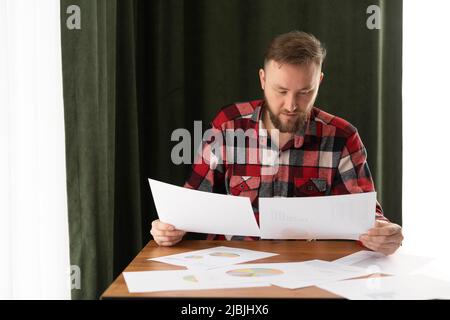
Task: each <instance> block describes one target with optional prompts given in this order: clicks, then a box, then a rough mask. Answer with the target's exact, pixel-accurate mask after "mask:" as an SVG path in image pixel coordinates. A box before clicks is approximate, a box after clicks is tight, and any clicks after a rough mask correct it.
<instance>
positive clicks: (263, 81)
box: [259, 69, 266, 91]
mask: <svg viewBox="0 0 450 320" xmlns="http://www.w3.org/2000/svg"><path fill="white" fill-rule="evenodd" d="M259 82H260V83H261V89H262V90H263V91H264V88H265V87H266V73H265V72H264V69H259Z"/></svg>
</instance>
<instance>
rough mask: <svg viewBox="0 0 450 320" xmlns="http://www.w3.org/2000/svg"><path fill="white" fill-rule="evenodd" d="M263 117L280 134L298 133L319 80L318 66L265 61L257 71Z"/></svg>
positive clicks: (319, 70) (309, 107)
mask: <svg viewBox="0 0 450 320" xmlns="http://www.w3.org/2000/svg"><path fill="white" fill-rule="evenodd" d="M259 78H260V81H261V87H262V89H263V90H264V97H265V101H266V103H265V106H266V110H267V114H266V116H267V115H268V116H269V117H270V121H271V122H272V125H273V127H274V128H276V129H278V130H280V132H289V133H293V132H296V131H298V130H299V129H300V128H301V127H302V126H303V125H304V124H305V122H306V121H307V119H308V117H309V115H310V112H311V109H312V107H313V105H314V101H315V100H316V97H317V93H318V91H319V86H320V83H321V81H322V78H323V73H322V71H321V67H320V66H318V65H317V64H315V63H310V64H307V65H292V64H287V63H284V64H280V63H278V62H276V61H273V60H271V61H269V62H268V63H267V64H266V66H265V68H264V70H263V69H261V70H260V71H259Z"/></svg>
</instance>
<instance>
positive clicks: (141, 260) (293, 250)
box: [101, 240, 363, 299]
mask: <svg viewBox="0 0 450 320" xmlns="http://www.w3.org/2000/svg"><path fill="white" fill-rule="evenodd" d="M216 246H230V247H237V248H244V249H251V250H258V251H267V252H274V253H278V254H279V255H277V256H273V257H269V258H265V259H259V260H254V261H251V262H248V263H272V262H298V261H305V260H313V259H321V260H327V261H332V260H335V259H338V258H341V257H343V256H346V255H348V254H351V253H354V252H357V251H360V250H362V249H363V247H362V246H361V245H359V244H358V243H357V242H355V241H264V240H259V241H205V240H197V241H195V240H191V241H182V242H181V243H179V244H177V245H176V246H174V247H159V246H158V245H157V244H156V243H155V242H154V241H150V242H149V243H148V244H147V245H146V246H145V247H144V248H143V249H142V250H141V252H140V253H139V254H138V255H137V256H136V258H134V260H133V261H132V262H131V263H130V264H129V265H128V267H127V268H126V269H125V270H124V271H126V272H129V271H150V270H183V269H185V268H184V267H178V266H173V265H169V264H165V263H161V262H156V261H148V260H147V259H148V258H155V257H160V256H166V255H171V254H177V253H182V252H188V251H192V250H200V249H207V248H211V247H216ZM182 297H190V298H205V297H208V298H211V297H216V298H239V297H243V298H244V297H245V298H338V296H336V295H334V294H332V293H330V292H327V291H324V290H321V289H319V288H317V287H308V288H302V289H296V290H291V289H285V288H281V287H277V286H270V287H258V288H237V289H214V290H192V291H165V292H148V293H129V292H128V288H127V285H126V283H125V280H124V277H123V275H122V274H120V275H119V276H118V277H117V279H115V281H114V282H113V283H112V284H111V285H110V287H109V288H108V289H107V290H106V291H105V292H104V293H103V295H102V297H101V298H102V299H129V298H139V299H141V298H182Z"/></svg>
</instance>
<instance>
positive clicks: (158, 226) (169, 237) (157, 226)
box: [150, 219, 186, 247]
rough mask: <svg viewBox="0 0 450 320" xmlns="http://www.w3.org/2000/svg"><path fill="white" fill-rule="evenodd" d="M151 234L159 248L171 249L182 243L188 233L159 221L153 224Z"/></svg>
mask: <svg viewBox="0 0 450 320" xmlns="http://www.w3.org/2000/svg"><path fill="white" fill-rule="evenodd" d="M150 233H151V235H152V236H153V239H154V240H155V242H156V243H157V244H158V245H159V246H164V247H169V246H173V245H175V244H177V243H178V242H180V241H181V240H182V239H183V236H184V235H185V234H186V231H182V230H176V229H175V227H174V226H173V225H171V224H168V223H164V222H161V221H159V219H158V220H154V221H153V222H152V229H151V230H150Z"/></svg>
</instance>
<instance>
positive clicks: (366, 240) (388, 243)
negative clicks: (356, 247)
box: [359, 220, 403, 255]
mask: <svg viewBox="0 0 450 320" xmlns="http://www.w3.org/2000/svg"><path fill="white" fill-rule="evenodd" d="M359 240H360V241H361V242H362V244H363V245H364V246H365V247H367V248H369V249H371V250H373V251H376V252H381V253H383V254H385V255H390V254H393V253H394V252H395V251H397V249H398V248H399V247H400V246H401V245H402V241H403V234H402V227H400V226H399V225H398V224H395V223H392V222H387V221H383V220H376V221H375V227H373V228H372V229H369V230H368V231H367V232H366V233H365V234H362V235H361V236H360V237H359Z"/></svg>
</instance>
